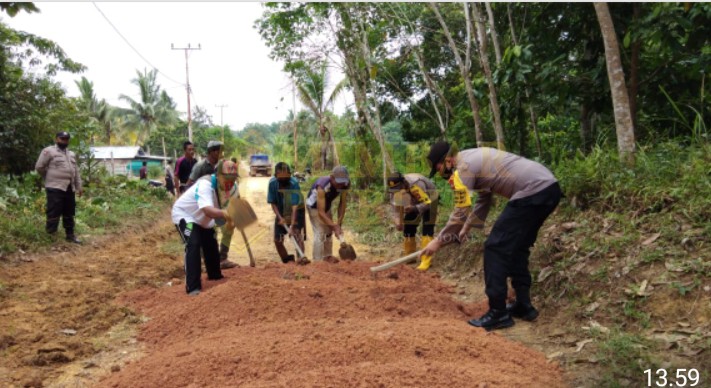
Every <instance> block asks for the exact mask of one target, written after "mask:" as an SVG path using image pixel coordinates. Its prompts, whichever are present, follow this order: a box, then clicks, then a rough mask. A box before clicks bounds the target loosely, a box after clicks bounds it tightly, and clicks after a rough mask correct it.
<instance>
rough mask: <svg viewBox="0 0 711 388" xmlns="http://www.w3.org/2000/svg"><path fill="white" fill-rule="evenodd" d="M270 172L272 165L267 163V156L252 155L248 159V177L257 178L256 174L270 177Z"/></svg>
mask: <svg viewBox="0 0 711 388" xmlns="http://www.w3.org/2000/svg"><path fill="white" fill-rule="evenodd" d="M271 172H272V163H271V162H270V161H269V156H267V155H265V154H254V155H252V156H250V157H249V176H257V174H264V175H265V176H270V175H271Z"/></svg>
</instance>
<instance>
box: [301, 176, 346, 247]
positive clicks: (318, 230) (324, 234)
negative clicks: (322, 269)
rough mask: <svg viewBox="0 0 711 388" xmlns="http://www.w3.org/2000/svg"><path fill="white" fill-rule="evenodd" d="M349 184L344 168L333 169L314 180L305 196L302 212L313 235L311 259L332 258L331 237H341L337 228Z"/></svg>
mask: <svg viewBox="0 0 711 388" xmlns="http://www.w3.org/2000/svg"><path fill="white" fill-rule="evenodd" d="M350 184H351V180H350V176H349V175H348V170H347V169H346V168H345V167H344V166H336V167H334V168H333V171H331V175H329V176H324V177H320V178H318V179H316V182H314V184H313V186H311V189H310V190H309V192H308V194H307V195H306V208H307V210H308V212H309V218H310V219H311V227H312V228H313V232H314V238H313V239H314V243H313V253H312V254H313V259H314V260H323V259H324V258H327V257H329V256H332V255H333V234H334V233H335V234H336V237H340V236H342V235H343V230H342V229H341V225H343V218H344V217H345V215H346V200H347V197H348V189H349V188H350ZM336 198H340V200H339V203H338V219H337V221H334V220H333V214H332V211H331V204H332V203H333V201H334V200H335V199H336Z"/></svg>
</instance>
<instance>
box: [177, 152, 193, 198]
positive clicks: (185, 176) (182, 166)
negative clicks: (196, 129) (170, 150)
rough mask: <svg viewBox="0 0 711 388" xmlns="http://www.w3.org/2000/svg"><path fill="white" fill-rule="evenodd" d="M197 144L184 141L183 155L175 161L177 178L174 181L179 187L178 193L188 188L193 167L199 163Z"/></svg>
mask: <svg viewBox="0 0 711 388" xmlns="http://www.w3.org/2000/svg"><path fill="white" fill-rule="evenodd" d="M194 155H195V146H194V145H193V143H191V142H190V141H185V142H183V156H181V157H179V158H178V160H176V161H175V179H174V180H173V182H174V183H175V185H176V186H177V187H178V195H180V194H182V193H184V192H185V190H187V189H188V180H189V178H190V173H191V172H192V171H193V167H195V164H197V159H195V156H194Z"/></svg>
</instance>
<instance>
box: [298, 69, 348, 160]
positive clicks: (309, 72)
mask: <svg viewBox="0 0 711 388" xmlns="http://www.w3.org/2000/svg"><path fill="white" fill-rule="evenodd" d="M347 84H348V79H343V80H342V81H341V82H339V83H337V84H336V86H334V88H333V91H331V94H330V96H328V98H326V90H327V89H328V87H329V80H328V69H327V67H326V63H325V62H322V63H319V64H317V65H316V66H315V69H314V68H309V67H306V68H304V69H303V72H302V74H300V77H298V81H297V84H296V88H297V90H298V92H299V100H301V102H302V103H303V104H304V105H305V106H306V107H307V108H309V110H310V111H311V112H312V113H313V114H314V116H315V117H316V120H317V121H318V128H319V135H320V136H321V157H320V159H321V167H322V168H324V169H327V165H326V164H327V159H328V158H327V156H328V147H329V144H330V145H331V146H332V147H333V148H332V149H333V163H334V164H339V161H338V150H337V149H336V144H335V141H334V139H333V136H332V135H331V130H330V128H329V124H330V123H329V122H328V117H327V114H326V113H327V112H328V109H329V107H332V106H333V103H334V101H335V100H336V97H338V95H339V94H340V93H341V92H342V91H343V88H344V87H345V86H346V85H347Z"/></svg>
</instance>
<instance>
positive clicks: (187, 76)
mask: <svg viewBox="0 0 711 388" xmlns="http://www.w3.org/2000/svg"><path fill="white" fill-rule="evenodd" d="M170 49H171V50H184V51H185V90H186V91H187V93H188V140H190V141H191V142H192V141H193V127H192V121H193V119H192V116H191V114H190V72H189V70H188V51H190V50H201V49H202V48H201V47H200V43H198V46H197V48H195V47H190V43H188V47H175V46H173V44H172V43H171V44H170Z"/></svg>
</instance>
